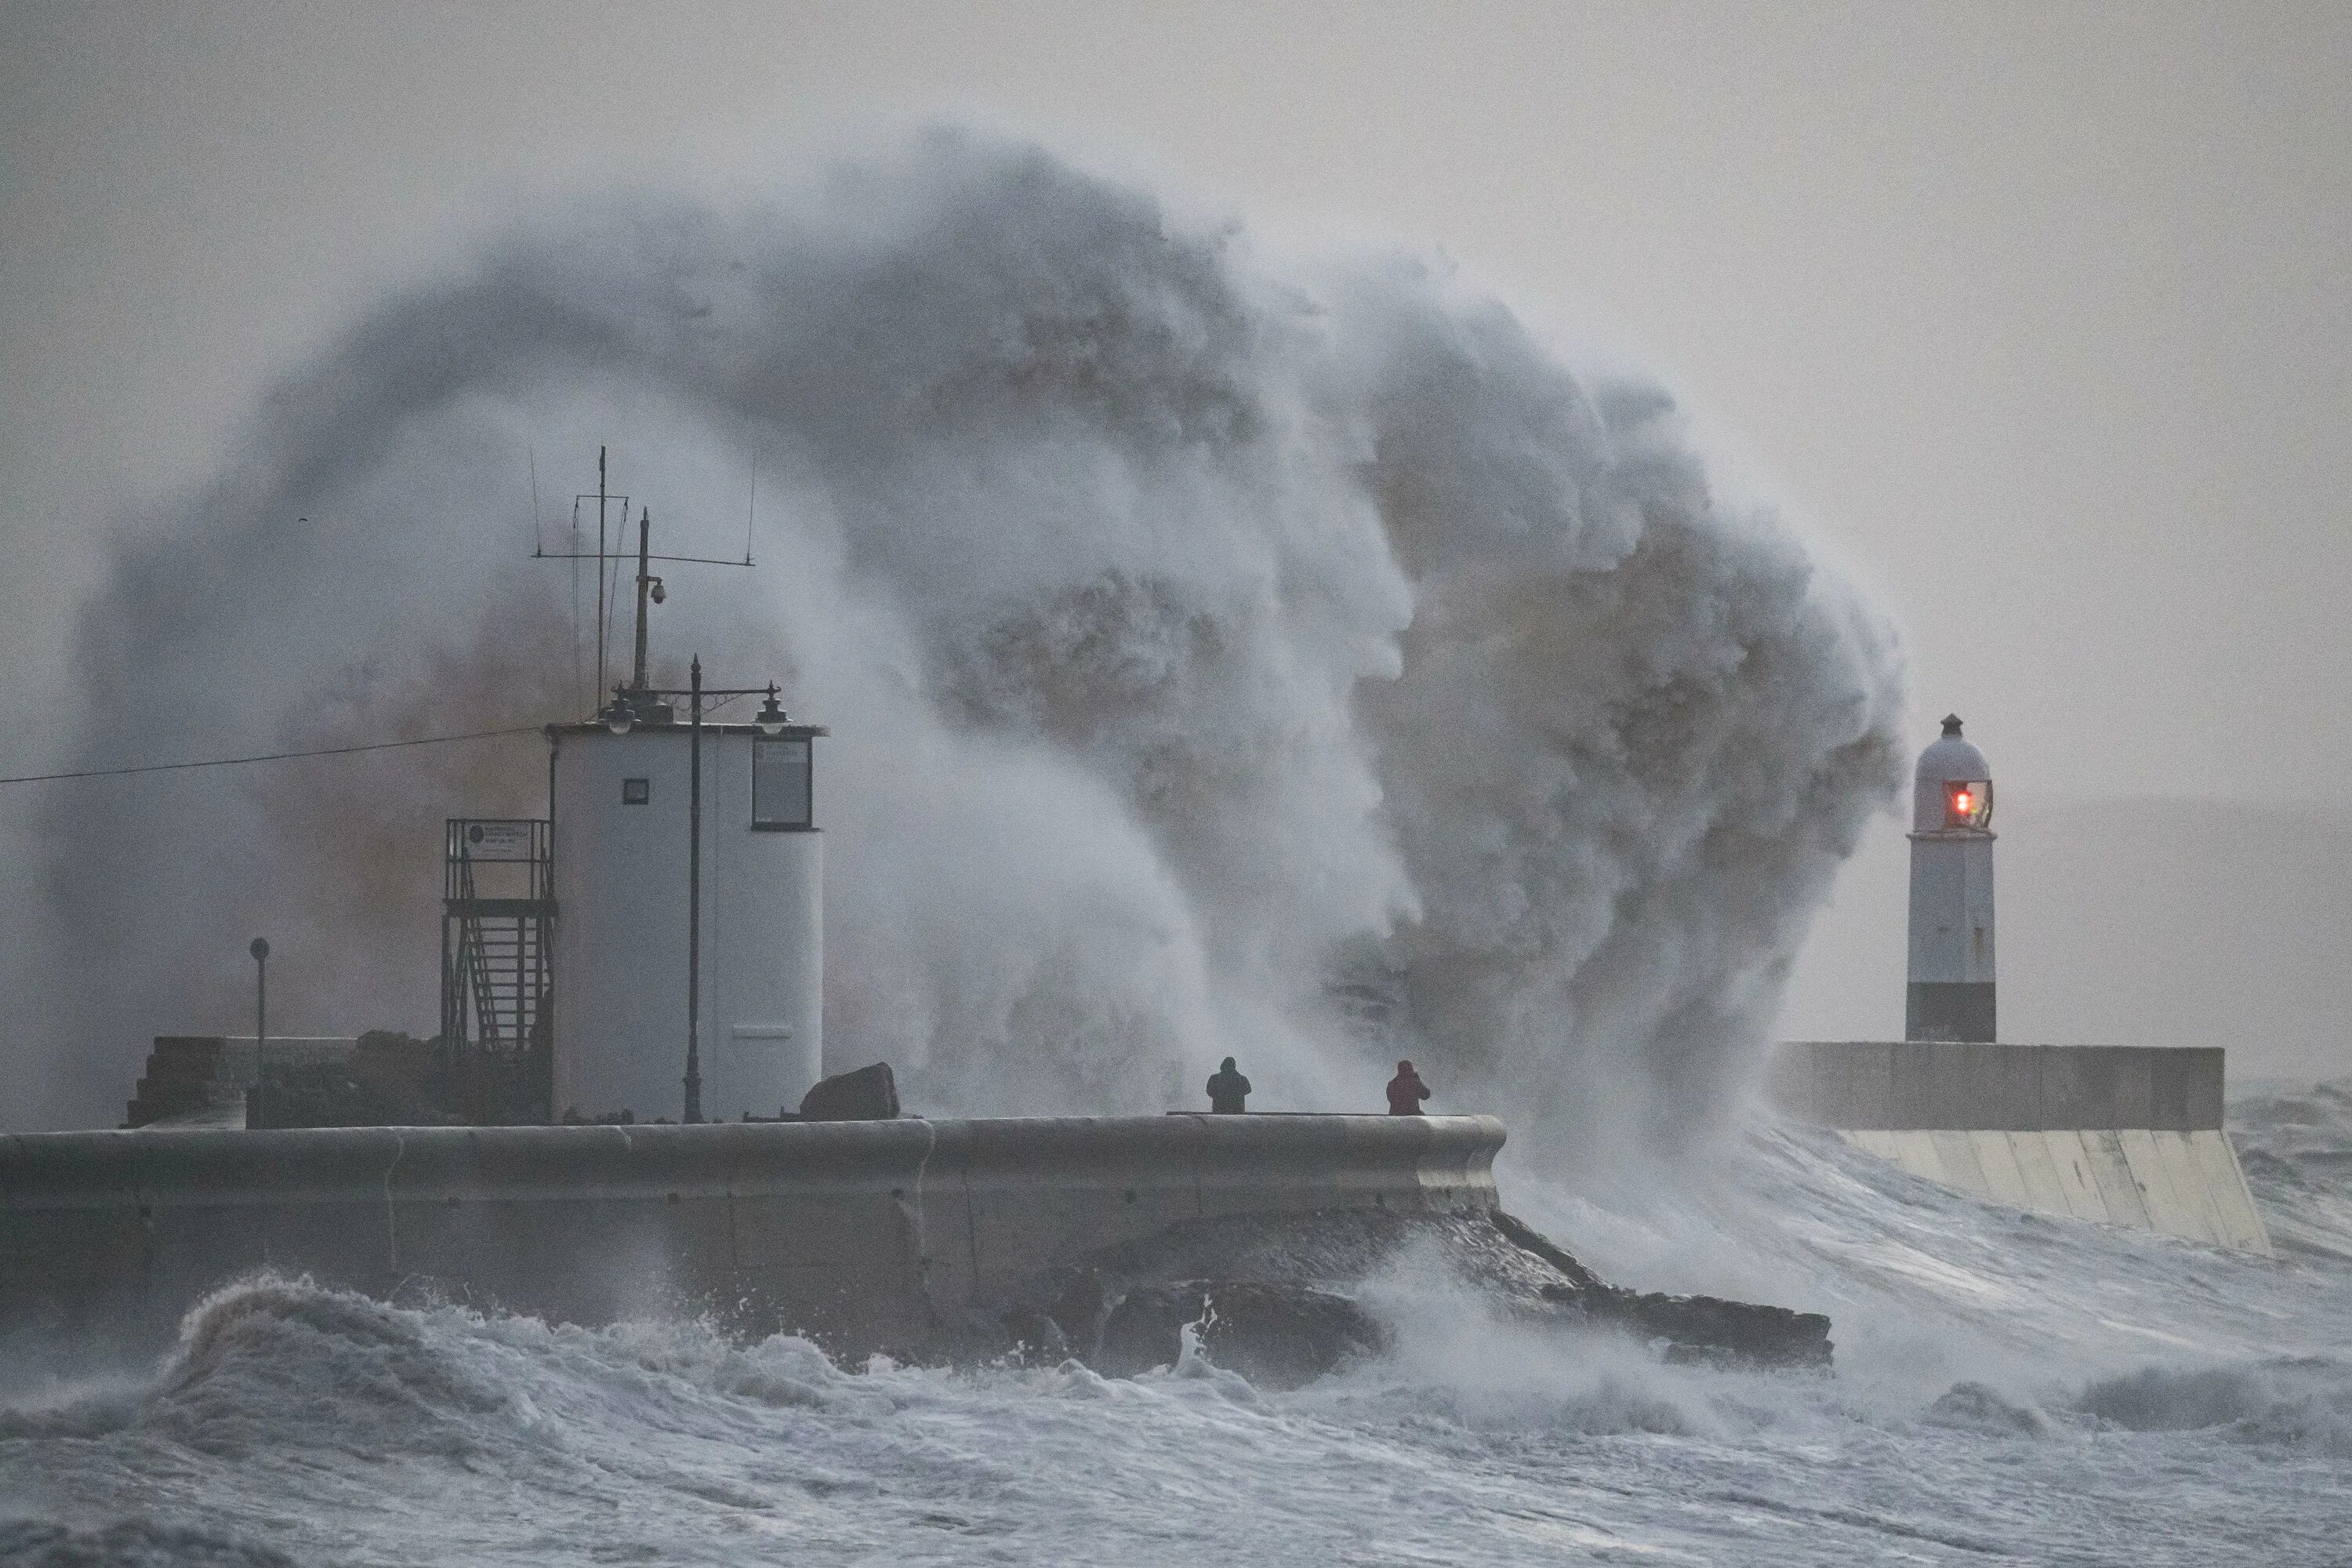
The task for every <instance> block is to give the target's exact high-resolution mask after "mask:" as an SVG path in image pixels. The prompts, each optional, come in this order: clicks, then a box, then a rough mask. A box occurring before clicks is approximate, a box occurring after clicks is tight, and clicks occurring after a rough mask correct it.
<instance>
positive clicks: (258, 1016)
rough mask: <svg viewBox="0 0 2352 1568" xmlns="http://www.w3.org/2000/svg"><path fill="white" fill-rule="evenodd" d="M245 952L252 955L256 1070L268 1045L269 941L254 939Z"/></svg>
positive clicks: (263, 937)
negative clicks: (262, 1052) (263, 1048)
mask: <svg viewBox="0 0 2352 1568" xmlns="http://www.w3.org/2000/svg"><path fill="white" fill-rule="evenodd" d="M246 951H247V952H249V953H251V954H253V1059H254V1062H255V1064H256V1066H257V1067H258V1065H259V1063H260V1061H261V1051H262V1047H264V1046H266V1045H268V1043H269V939H268V937H266V936H257V937H255V938H254V939H253V945H252V946H251V947H248V948H247V949H246Z"/></svg>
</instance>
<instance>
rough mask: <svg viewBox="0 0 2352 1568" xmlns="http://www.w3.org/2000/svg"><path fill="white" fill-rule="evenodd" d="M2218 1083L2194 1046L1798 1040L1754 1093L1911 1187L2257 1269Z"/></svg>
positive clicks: (2214, 1052) (2257, 1233)
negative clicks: (1866, 1155) (2116, 1230)
mask: <svg viewBox="0 0 2352 1568" xmlns="http://www.w3.org/2000/svg"><path fill="white" fill-rule="evenodd" d="M2223 1070H2224V1059H2223V1054H2222V1052H2221V1051H2220V1050H2218V1049H2210V1048H2209V1049H2196V1048H2161V1047H2136V1046H2004V1045H1993V1044H1990V1043H1959V1042H1951V1041H1911V1040H1903V1041H1882V1040H1809V1041H1797V1042H1792V1043H1790V1044H1787V1045H1784V1046H1782V1047H1780V1050H1779V1051H1778V1053H1776V1055H1775V1056H1774V1058H1773V1062H1772V1067H1771V1071H1770V1074H1769V1078H1768V1079H1767V1080H1766V1085H1765V1090H1766V1096H1767V1098H1768V1099H1769V1100H1770V1101H1771V1103H1772V1104H1773V1105H1774V1106H1775V1107H1776V1108H1777V1109H1778V1110H1780V1111H1781V1112H1782V1113H1783V1114H1784V1115H1787V1116H1790V1117H1791V1118H1793V1119H1795V1120H1797V1121H1804V1122H1809V1123H1811V1124H1812V1125H1814V1126H1817V1127H1827V1128H1833V1129H1835V1130H1837V1131H1838V1132H1839V1133H1840V1135H1841V1136H1843V1138H1844V1139H1845V1141H1846V1142H1849V1143H1851V1144H1853V1146H1854V1147H1856V1148H1858V1149H1862V1150H1865V1151H1867V1152H1870V1153H1872V1154H1874V1155H1876V1156H1877V1157H1879V1158H1880V1159H1883V1160H1887V1161H1890V1162H1892V1163H1895V1164H1898V1165H1900V1166H1902V1167H1903V1168H1904V1169H1905V1170H1906V1171H1908V1172H1910V1173H1912V1174H1913V1175H1915V1176H1924V1177H1926V1178H1927V1180H1929V1181H1932V1182H1940V1183H1942V1184H1945V1185H1947V1186H1951V1187H1957V1188H1959V1189H1960V1190H1962V1191H1964V1192H1969V1193H1972V1194H1976V1195H1977V1196H1979V1197H1982V1198H1988V1199H1990V1200H1991V1201H1993V1202H1995V1203H2000V1204H2007V1205H2010V1206H2011V1207H2013V1208H2022V1209H2033V1210H2038V1211H2040V1212H2042V1213H2045V1214H2053V1215H2065V1216H2068V1217H2071V1218H2074V1219H2087V1220H2095V1221H2097V1222H2099V1223H2102V1224H2106V1225H2123V1226H2133V1227H2134V1228H2137V1229H2140V1230H2153V1231H2158V1232H2161V1233H2163V1234H2165V1235H2168V1236H2178V1237H2186V1238H2187V1239H2189V1240H2192V1241H2202V1242H2209V1243H2211V1244H2213V1245H2215V1246H2219V1247H2234V1248H2237V1249H2239V1250H2241V1251H2245V1252H2252V1253H2257V1254H2260V1255H2262V1256H2263V1257H2268V1256H2270V1254H2271V1244H2270V1236H2269V1233H2268V1232H2267V1231H2266V1230H2265V1229H2264V1228H2263V1221H2262V1215H2260V1214H2259V1213H2258V1212H2257V1211H2256V1210H2255V1208H2254V1200H2253V1194H2252V1192H2251V1191H2249V1190H2248V1188H2247V1186H2246V1179H2245V1176H2244V1174H2243V1173H2242V1172H2241V1171H2240V1170H2239V1168H2238V1156H2237V1153H2236V1151H2234V1150H2233V1149H2231V1146H2230V1141H2229V1135H2228V1133H2226V1132H2225V1131H2222V1127H2221V1103H2222V1088H2223Z"/></svg>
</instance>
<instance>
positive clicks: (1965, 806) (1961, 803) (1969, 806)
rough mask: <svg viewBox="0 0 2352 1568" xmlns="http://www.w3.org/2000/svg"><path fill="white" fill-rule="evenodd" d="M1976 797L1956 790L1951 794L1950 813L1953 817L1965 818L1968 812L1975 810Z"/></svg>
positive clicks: (1962, 790)
mask: <svg viewBox="0 0 2352 1568" xmlns="http://www.w3.org/2000/svg"><path fill="white" fill-rule="evenodd" d="M1976 805H1977V799H1976V796H1974V795H1970V794H1969V792H1968V791H1966V790H1964V789H1956V790H1954V791H1953V792H1952V813H1953V815H1954V816H1967V815H1968V814H1969V812H1971V811H1974V810H1975V809H1976Z"/></svg>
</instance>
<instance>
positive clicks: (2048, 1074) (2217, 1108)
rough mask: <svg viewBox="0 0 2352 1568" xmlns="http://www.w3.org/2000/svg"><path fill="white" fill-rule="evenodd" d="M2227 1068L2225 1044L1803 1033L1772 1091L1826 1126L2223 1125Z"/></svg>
mask: <svg viewBox="0 0 2352 1568" xmlns="http://www.w3.org/2000/svg"><path fill="white" fill-rule="evenodd" d="M2222 1073H2223V1054H2222V1052H2221V1050H2220V1049H2219V1048H2218V1047H2152V1046H2002V1045H1989V1044H1959V1043H1953V1042H1948V1041H1935V1040H1896V1041H1885V1040H1798V1041H1791V1042H1790V1043H1789V1044H1786V1045H1783V1046H1781V1047H1779V1049H1778V1050H1776V1051H1775V1052H1774V1054H1773V1058H1772V1062H1771V1067H1770V1069H1769V1073H1768V1075H1767V1077H1766V1079H1765V1096H1766V1098H1767V1099H1769V1100H1770V1101H1771V1102H1772V1103H1773V1104H1774V1105H1775V1106H1776V1107H1777V1108H1779V1109H1780V1110H1781V1111H1782V1112H1784V1113H1785V1114H1787V1115H1790V1116H1793V1117H1795V1118H1796V1119H1797V1120H1799V1121H1810V1122H1812V1123H1813V1124H1815V1125H1816V1126H1822V1127H1842V1128H1852V1129H1856V1130H1860V1129H1864V1128H1869V1129H1884V1130H1886V1131H1901V1130H1904V1129H1910V1128H1916V1129H1921V1130H1931V1129H1934V1128H1938V1127H1962V1128H1968V1129H1969V1130H1971V1131H2003V1132H2020V1131H2049V1130H2053V1129H2056V1130H2067V1131H2071V1130H2074V1129H2079V1128H2084V1127H2107V1128H2119V1127H2137V1128H2144V1129H2147V1130H2148V1131H2178V1132H2191V1131H2199V1130H2200V1129H2218V1128H2220V1127H2221V1097H2222Z"/></svg>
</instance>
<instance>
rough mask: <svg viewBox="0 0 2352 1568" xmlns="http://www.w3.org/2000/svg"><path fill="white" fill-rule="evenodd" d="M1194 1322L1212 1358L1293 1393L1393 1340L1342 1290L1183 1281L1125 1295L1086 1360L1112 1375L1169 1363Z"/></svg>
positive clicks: (1230, 1281)
mask: <svg viewBox="0 0 2352 1568" xmlns="http://www.w3.org/2000/svg"><path fill="white" fill-rule="evenodd" d="M1188 1324H1190V1325H1192V1327H1193V1328H1194V1330H1195V1331H1196V1332H1197V1333H1198V1334H1199V1335H1200V1340H1201V1349H1202V1352H1204V1353H1205V1354H1206V1355H1207V1356H1208V1358H1209V1360H1210V1361H1211V1362H1213V1363H1215V1364H1216V1365H1218V1366H1221V1367H1223V1368H1225V1369H1227V1370H1229V1371H1232V1372H1237V1373H1241V1374H1242V1375H1243V1376H1244V1377H1246V1378H1248V1379H1249V1380H1250V1381H1251V1382H1252V1383H1254V1384H1258V1385H1260V1386H1261V1387H1266V1388H1295V1387H1297V1386H1298V1385H1299V1384H1303V1383H1307V1382H1309V1381H1311V1380H1313V1379H1315V1378H1318V1377H1321V1376H1322V1375H1323V1374H1324V1373H1328V1372H1330V1371H1331V1370H1332V1369H1334V1368H1335V1367H1337V1366H1339V1364H1340V1363H1342V1362H1345V1361H1348V1360H1349V1359H1350V1358H1352V1357H1355V1356H1360V1355H1364V1354H1367V1353H1370V1352H1375V1351H1378V1350H1379V1349H1381V1346H1382V1345H1383V1344H1384V1343H1385V1342H1386V1339H1387V1336H1386V1334H1385V1333H1384V1332H1383V1331H1381V1326H1380V1325H1379V1324H1378V1323H1377V1322H1375V1321H1373V1320H1372V1318H1371V1316H1370V1314H1369V1313H1367V1312H1366V1311H1365V1310H1363V1308H1361V1307H1360V1306H1359V1305H1357V1303H1356V1302H1355V1301H1354V1300H1350V1299H1349V1298H1348V1297H1347V1296H1344V1295H1341V1294H1340V1293H1339V1292H1338V1291H1336V1290H1328V1289H1320V1288H1318V1287H1316V1286H1313V1285H1303V1284H1302V1285H1284V1284H1269V1283H1265V1282H1264V1281H1258V1280H1240V1279H1186V1280H1180V1281H1178V1282H1176V1283H1174V1284H1169V1285H1143V1286H1138V1287H1136V1288H1135V1289H1131V1290H1129V1291H1128V1292H1127V1293H1126V1294H1125V1295H1124V1296H1122V1297H1120V1298H1119V1300H1118V1302H1117V1303H1116V1304H1115V1305H1114V1306H1112V1307H1111V1309H1110V1310H1109V1312H1108V1314H1107V1315H1106V1317H1105V1318H1104V1320H1103V1325H1102V1332H1101V1335H1100V1338H1099V1339H1098V1341H1097V1343H1096V1345H1095V1347H1094V1351H1093V1353H1092V1354H1091V1355H1089V1356H1088V1357H1087V1364H1089V1365H1090V1366H1092V1367H1093V1368H1094V1369H1095V1370H1096V1371H1097V1372H1099V1373H1103V1374H1104V1375H1105V1376H1107V1377H1131V1376H1133V1375H1134V1374H1135V1373H1139V1372H1148V1371H1150V1369H1151V1368H1153V1367H1155V1366H1167V1365H1170V1364H1171V1363H1174V1361H1175V1360H1176V1358H1177V1355H1178V1353H1179V1352H1180V1351H1181V1347H1182V1334H1183V1330H1184V1328H1185V1326H1186V1325H1188Z"/></svg>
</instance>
